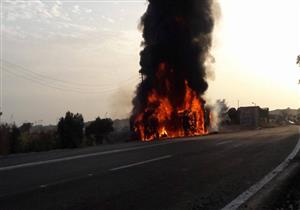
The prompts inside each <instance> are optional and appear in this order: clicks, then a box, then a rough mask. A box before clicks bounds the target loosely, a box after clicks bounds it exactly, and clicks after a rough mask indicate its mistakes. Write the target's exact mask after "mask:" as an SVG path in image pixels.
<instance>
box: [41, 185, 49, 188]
mask: <svg viewBox="0 0 300 210" xmlns="http://www.w3.org/2000/svg"><path fill="white" fill-rule="evenodd" d="M47 186H48V185H46V184H42V185H40V188H46V187H47Z"/></svg>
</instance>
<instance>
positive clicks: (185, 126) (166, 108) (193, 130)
mask: <svg viewBox="0 0 300 210" xmlns="http://www.w3.org/2000/svg"><path fill="white" fill-rule="evenodd" d="M158 68H159V69H158V71H157V74H156V80H158V81H160V82H161V83H160V84H162V87H161V88H162V89H164V90H165V91H166V92H167V93H166V94H161V93H159V89H152V90H151V91H150V92H149V94H148V97H147V106H146V108H145V110H144V112H141V113H139V114H138V115H137V116H136V118H135V119H134V131H135V132H136V133H137V134H138V136H139V137H140V139H141V140H143V141H151V140H154V139H163V138H174V137H183V136H195V135H204V134H207V130H206V127H205V114H204V104H203V102H202V100H201V97H200V96H199V95H198V94H197V92H196V91H194V90H192V89H191V88H190V87H189V84H188V81H187V80H184V85H183V89H184V90H183V92H184V97H183V101H181V102H180V104H176V105H174V103H172V102H171V100H170V98H169V95H170V94H171V91H174V90H172V80H171V79H170V77H168V76H166V75H168V74H170V72H167V71H172V70H170V69H167V68H168V67H167V64H165V63H161V64H160V65H159V67H158ZM167 73H168V74H167ZM162 81H163V82H162ZM173 85H174V84H173ZM173 94H174V93H173Z"/></svg>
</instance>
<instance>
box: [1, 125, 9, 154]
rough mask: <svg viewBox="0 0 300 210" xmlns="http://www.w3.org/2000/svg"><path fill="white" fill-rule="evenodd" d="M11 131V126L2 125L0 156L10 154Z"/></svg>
mask: <svg viewBox="0 0 300 210" xmlns="http://www.w3.org/2000/svg"><path fill="white" fill-rule="evenodd" d="M9 130H10V127H9V125H7V124H3V125H0V155H7V154H9V153H10V144H9Z"/></svg>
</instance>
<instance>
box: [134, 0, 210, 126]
mask: <svg viewBox="0 0 300 210" xmlns="http://www.w3.org/2000/svg"><path fill="white" fill-rule="evenodd" d="M148 1H149V5H148V8H147V11H146V13H145V14H144V15H143V16H142V18H141V23H140V28H141V29H142V31H143V38H144V41H143V43H142V45H143V46H144V49H143V50H142V51H141V52H140V66H141V69H140V71H139V72H140V73H141V75H142V80H143V81H142V82H141V83H140V84H139V86H138V87H137V91H136V97H135V98H134V99H133V106H134V107H133V110H132V115H131V128H132V130H133V131H134V127H135V119H136V117H137V115H138V114H140V113H142V112H149V109H147V110H146V107H147V106H149V104H147V97H148V96H149V91H151V90H153V89H155V90H156V91H157V92H158V94H159V95H161V96H166V97H168V99H169V100H170V102H171V104H172V106H173V107H174V108H175V109H176V107H179V106H180V103H181V102H182V101H183V98H184V95H185V92H184V90H185V89H184V85H185V81H187V82H188V84H189V87H190V88H191V89H192V90H194V91H196V93H197V94H198V95H199V97H201V96H202V95H203V94H204V92H205V91H206V90H207V88H208V84H207V82H206V70H205V61H206V58H207V56H208V54H209V49H210V47H211V42H212V37H211V35H212V30H213V26H214V18H213V12H212V11H213V9H212V7H213V0H148ZM162 63H163V64H164V65H165V67H164V68H166V69H167V72H165V73H164V74H163V75H160V76H159V79H158V70H159V69H160V65H161V64H162ZM166 80H168V81H171V85H169V87H168V90H170V88H171V91H167V90H166V89H167V88H166V85H165V81H166ZM170 86H171V87H170ZM203 103H204V101H203ZM152 109H155V104H153V105H152ZM147 116H151V111H150V113H145V115H144V117H143V118H144V119H143V121H144V123H145V124H147V123H149V119H147ZM154 124H155V123H154ZM150 127H151V126H150ZM150 130H151V129H150Z"/></svg>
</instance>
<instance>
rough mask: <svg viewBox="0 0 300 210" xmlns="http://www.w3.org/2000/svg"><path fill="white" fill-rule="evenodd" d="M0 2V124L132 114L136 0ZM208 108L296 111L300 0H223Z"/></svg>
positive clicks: (140, 7) (140, 6)
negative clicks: (220, 102) (221, 103)
mask: <svg viewBox="0 0 300 210" xmlns="http://www.w3.org/2000/svg"><path fill="white" fill-rule="evenodd" d="M1 2H2V13H1V20H2V30H1V36H2V41H3V42H2V46H1V47H2V52H3V54H2V65H3V68H2V78H1V81H2V83H1V85H2V89H1V92H2V101H1V103H2V111H3V120H4V121H6V122H14V121H15V122H16V123H18V124H20V123H22V122H26V121H30V122H36V123H43V124H48V123H52V124H53V123H56V122H57V120H58V118H59V117H61V116H63V115H64V113H65V112H66V111H68V110H70V111H72V112H79V113H82V114H83V115H84V117H85V119H86V120H92V119H94V118H95V117H96V116H101V117H104V116H110V117H113V118H125V117H128V115H129V112H130V110H131V99H132V97H133V95H134V90H135V87H136V85H137V84H138V82H139V74H138V70H139V51H140V50H141V47H140V43H141V41H142V36H141V32H140V31H139V29H138V23H139V19H140V17H141V15H142V14H143V13H144V12H145V10H146V7H147V2H146V0H141V1H126V0H124V1H121V0H120V1H110V0H107V1H101V0H95V1H79V0H78V1H67V0H61V1H46V0H34V1H26V0H24V1H19V0H17V1H13V0H3V1H1ZM219 3H220V8H221V11H222V14H221V17H220V19H219V21H218V23H217V25H216V28H215V31H214V43H213V48H212V50H211V53H212V55H213V56H214V57H215V60H216V63H215V64H214V65H212V66H210V70H211V72H213V73H211V74H210V76H209V78H208V81H209V90H208V92H207V93H206V95H205V98H206V100H207V101H208V102H213V101H214V100H216V99H219V98H225V99H227V101H228V103H229V105H231V106H236V105H237V101H239V102H240V105H242V106H247V105H251V103H252V102H254V103H256V104H257V105H260V106H262V107H270V108H271V109H276V108H286V107H292V108H298V107H300V104H299V99H300V97H299V86H298V84H297V82H298V79H299V77H300V71H299V68H298V67H297V66H296V65H295V63H296V56H297V55H298V54H300V41H299V37H300V15H299V14H300V1H299V0H289V1H284V3H283V1H282V0H264V1H261V0H243V1H241V0H219Z"/></svg>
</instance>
